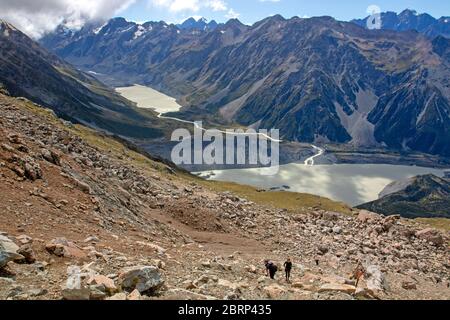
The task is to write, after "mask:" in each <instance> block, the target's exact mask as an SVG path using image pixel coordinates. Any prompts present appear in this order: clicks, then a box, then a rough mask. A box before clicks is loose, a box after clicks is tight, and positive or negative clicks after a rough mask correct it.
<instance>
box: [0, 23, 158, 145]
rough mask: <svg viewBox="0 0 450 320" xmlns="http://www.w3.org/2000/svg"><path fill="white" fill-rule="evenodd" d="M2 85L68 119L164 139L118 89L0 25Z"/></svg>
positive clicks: (133, 134)
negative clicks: (118, 92)
mask: <svg viewBox="0 0 450 320" xmlns="http://www.w3.org/2000/svg"><path fill="white" fill-rule="evenodd" d="M0 83H1V84H2V85H3V87H4V88H5V89H6V90H7V91H8V92H9V93H10V94H11V95H13V96H21V97H26V98H28V99H30V100H33V101H34V102H37V103H39V104H42V105H44V106H47V107H50V108H52V109H53V110H54V111H55V112H56V113H57V114H58V115H59V116H61V117H64V118H65V119H68V120H71V121H74V122H80V123H84V124H88V125H90V126H93V127H97V128H101V129H104V130H107V131H109V132H112V133H115V134H119V135H123V136H129V137H136V138H150V137H157V136H160V135H161V132H160V131H159V130H157V129H154V128H152V127H151V125H150V124H151V122H152V121H153V122H156V121H155V120H156V117H153V116H151V115H148V116H144V115H142V114H141V113H139V112H138V111H137V109H134V107H133V105H132V103H131V102H129V101H127V100H125V99H124V98H122V97H121V96H119V95H118V94H116V93H115V92H114V91H113V90H111V89H109V88H107V87H105V86H104V85H103V84H101V83H100V82H99V81H98V80H96V79H95V78H93V77H92V76H90V75H87V74H85V73H83V72H80V71H78V70H76V69H75V68H73V67H72V66H70V65H69V64H68V63H66V62H64V61H62V60H61V59H59V58H58V57H56V56H55V55H53V54H50V53H48V52H47V51H46V50H45V49H43V48H41V47H40V46H39V45H38V44H37V43H35V42H34V41H32V40H31V39H30V38H28V37H27V36H26V35H24V34H23V33H21V32H20V31H18V30H17V29H15V28H14V27H13V26H11V25H10V24H8V23H6V22H1V21H0Z"/></svg>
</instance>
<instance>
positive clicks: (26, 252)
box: [17, 244, 36, 264]
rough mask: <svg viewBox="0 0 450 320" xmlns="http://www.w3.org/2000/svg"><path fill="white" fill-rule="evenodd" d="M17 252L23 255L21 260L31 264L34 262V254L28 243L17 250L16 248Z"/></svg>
mask: <svg viewBox="0 0 450 320" xmlns="http://www.w3.org/2000/svg"><path fill="white" fill-rule="evenodd" d="M17 253H18V254H20V255H22V256H23V257H24V259H23V260H22V261H21V262H24V263H28V264H33V263H35V262H36V254H35V253H34V251H33V249H32V248H31V245H29V244H26V245H23V246H21V247H20V248H19V250H17Z"/></svg>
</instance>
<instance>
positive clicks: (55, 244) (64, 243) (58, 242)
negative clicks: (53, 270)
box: [45, 238, 87, 259]
mask: <svg viewBox="0 0 450 320" xmlns="http://www.w3.org/2000/svg"><path fill="white" fill-rule="evenodd" d="M45 249H46V250H47V251H48V252H49V253H51V254H54V255H55V256H58V257H65V258H77V259H85V258H87V255H86V253H85V252H84V251H83V250H81V249H80V248H79V247H78V246H77V245H75V244H74V243H73V242H70V241H68V240H67V239H65V238H57V239H53V240H52V241H51V242H50V243H48V244H47V245H46V246H45Z"/></svg>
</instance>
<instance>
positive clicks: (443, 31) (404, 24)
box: [352, 9, 450, 38]
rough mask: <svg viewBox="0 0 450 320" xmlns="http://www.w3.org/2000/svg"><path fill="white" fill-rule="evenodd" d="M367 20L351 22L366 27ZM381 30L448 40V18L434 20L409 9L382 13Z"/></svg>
mask: <svg viewBox="0 0 450 320" xmlns="http://www.w3.org/2000/svg"><path fill="white" fill-rule="evenodd" d="M368 20H370V17H367V18H365V19H356V20H353V21H352V22H353V23H356V24H358V25H360V26H362V27H366V26H367V21H368ZM381 28H382V29H385V30H394V31H408V30H415V31H418V32H420V33H423V34H425V35H426V36H428V37H430V38H434V37H436V36H443V37H446V38H450V17H441V18H439V19H436V18H434V17H432V16H431V15H429V14H427V13H422V14H418V13H417V12H416V11H414V10H409V9H407V10H404V11H403V12H401V13H400V14H397V13H395V12H384V13H381Z"/></svg>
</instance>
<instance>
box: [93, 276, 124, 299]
mask: <svg viewBox="0 0 450 320" xmlns="http://www.w3.org/2000/svg"><path fill="white" fill-rule="evenodd" d="M88 284H89V285H103V286H104V287H105V290H106V291H107V292H108V293H109V294H110V295H113V294H114V293H115V292H116V291H117V287H116V285H115V283H114V280H112V279H110V278H108V277H105V276H102V275H95V276H93V277H91V278H90V279H89V280H88Z"/></svg>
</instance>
